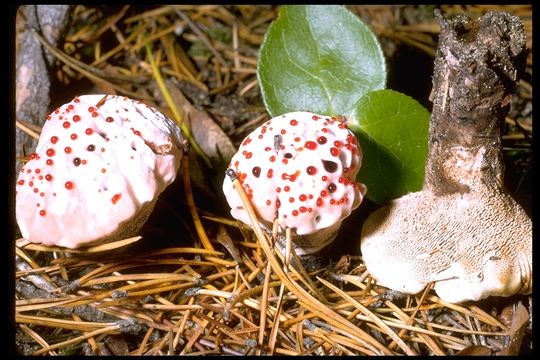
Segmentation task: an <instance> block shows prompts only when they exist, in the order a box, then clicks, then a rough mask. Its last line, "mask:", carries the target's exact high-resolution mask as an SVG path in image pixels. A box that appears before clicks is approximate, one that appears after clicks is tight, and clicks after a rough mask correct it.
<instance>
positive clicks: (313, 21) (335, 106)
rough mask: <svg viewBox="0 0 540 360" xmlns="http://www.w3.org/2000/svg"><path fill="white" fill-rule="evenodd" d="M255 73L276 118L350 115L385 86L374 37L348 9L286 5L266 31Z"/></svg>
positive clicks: (330, 6)
mask: <svg viewBox="0 0 540 360" xmlns="http://www.w3.org/2000/svg"><path fill="white" fill-rule="evenodd" d="M257 77H258V80H259V84H260V87H261V93H262V97H263V100H264V103H265V105H266V109H267V111H268V112H269V113H270V115H272V116H277V115H281V114H284V113H287V112H291V111H311V112H314V113H317V114H324V115H349V114H350V113H351V112H352V111H353V109H354V106H355V104H356V102H357V101H358V100H359V99H360V98H361V97H362V96H364V95H365V94H366V93H368V92H369V91H373V90H378V89H383V88H384V87H385V82H386V68H385V63H384V57H383V53H382V50H381V47H380V45H379V42H378V41H377V38H376V37H375V35H374V34H373V33H372V32H371V30H370V29H369V28H368V27H367V26H366V25H365V24H364V23H363V22H362V21H361V20H360V19H359V18H358V17H357V16H355V15H354V14H352V13H351V12H350V11H348V10H347V9H346V8H345V7H343V6H337V5H287V6H282V7H281V8H280V12H279V17H278V19H277V20H276V21H274V22H273V23H272V25H271V26H270V27H269V29H268V31H267V32H266V35H265V39H264V41H263V44H262V45H261V50H260V54H259V61H258V64H257Z"/></svg>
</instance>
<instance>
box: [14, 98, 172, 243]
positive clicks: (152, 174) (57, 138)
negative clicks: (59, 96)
mask: <svg viewBox="0 0 540 360" xmlns="http://www.w3.org/2000/svg"><path fill="white" fill-rule="evenodd" d="M181 141H182V134H181V132H180V129H179V128H178V127H177V126H176V125H175V124H174V123H173V121H172V120H170V119H168V118H166V117H165V116H163V115H162V114H161V113H159V112H158V111H156V110H155V109H153V108H151V107H149V106H147V105H145V104H143V103H141V102H137V101H134V100H131V99H128V98H125V97H120V96H111V95H107V96H105V95H86V96H80V97H76V98H75V99H73V101H71V102H70V103H67V104H65V105H62V106H61V107H59V108H58V109H56V110H54V111H53V112H52V113H51V114H50V115H49V116H48V118H47V121H45V124H44V126H43V129H42V132H41V135H40V139H39V143H38V145H37V148H36V151H35V152H34V153H32V154H31V155H30V156H29V160H28V162H27V163H26V164H25V165H24V166H23V167H22V168H21V170H20V173H19V177H18V181H17V185H16V188H17V194H16V217H17V222H18V224H19V228H20V230H21V233H22V236H23V237H24V238H25V239H27V240H29V241H30V242H35V243H42V244H45V245H57V246H63V247H68V248H76V247H78V246H81V245H83V244H87V243H92V242H97V241H101V240H112V239H118V238H121V237H127V236H130V235H133V234H135V233H136V232H137V231H138V230H139V228H140V227H141V226H142V224H143V223H144V222H145V221H146V219H147V217H148V216H149V215H150V213H151V211H152V209H153V207H154V204H155V202H156V200H157V197H158V195H159V194H160V193H161V192H162V191H163V190H164V189H165V188H166V187H167V185H169V184H170V183H172V182H173V181H174V179H175V177H176V173H177V170H178V168H179V165H180V159H181V157H182V152H181V150H180V149H179V147H180V146H181Z"/></svg>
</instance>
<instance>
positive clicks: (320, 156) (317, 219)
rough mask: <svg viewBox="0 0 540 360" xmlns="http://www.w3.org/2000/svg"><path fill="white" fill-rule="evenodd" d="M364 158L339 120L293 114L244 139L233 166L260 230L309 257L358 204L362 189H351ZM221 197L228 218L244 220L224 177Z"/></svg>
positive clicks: (356, 186) (230, 184) (359, 186)
mask: <svg viewBox="0 0 540 360" xmlns="http://www.w3.org/2000/svg"><path fill="white" fill-rule="evenodd" d="M361 161H362V152H361V149H360V147H359V146H358V143H357V140H356V138H355V136H354V135H353V134H352V132H351V131H350V130H349V129H348V127H347V125H346V123H345V118H343V117H329V116H322V115H316V114H313V113H310V112H291V113H287V114H284V115H281V116H277V117H275V118H272V119H270V120H268V121H267V122H265V123H264V124H262V125H261V126H260V127H259V128H257V129H255V130H254V131H253V132H252V133H251V134H249V135H248V136H247V137H246V138H245V139H244V140H243V141H242V143H241V146H240V147H239V149H238V151H237V152H236V154H235V155H234V156H233V158H232V159H231V162H230V164H229V169H232V170H234V172H235V173H236V175H237V176H238V179H239V180H240V182H241V184H242V187H243V188H244V191H245V192H246V194H247V196H248V198H249V199H250V201H251V203H252V205H253V207H254V210H255V212H256V214H257V216H258V220H259V223H260V225H261V227H262V228H263V229H264V230H265V231H267V232H268V233H271V231H272V226H273V222H274V220H276V219H277V224H278V225H279V228H278V234H281V235H280V236H279V237H278V246H279V247H280V248H281V250H283V248H284V247H285V239H284V236H283V234H284V233H285V231H284V230H285V229H287V228H290V229H291V230H293V231H292V234H293V245H294V247H295V251H296V254H298V255H310V254H313V253H316V252H318V251H320V250H321V249H322V248H324V247H325V246H327V245H329V244H330V243H331V242H332V241H333V240H334V238H335V236H336V234H337V232H338V230H339V227H340V225H341V222H342V220H343V219H344V218H345V217H347V216H349V214H350V213H351V211H352V210H353V209H355V208H356V207H358V205H360V203H361V202H362V199H363V196H364V194H365V192H366V186H365V185H363V184H360V183H356V182H355V176H356V174H357V172H358V170H359V169H360V165H361ZM223 192H224V194H225V196H226V198H227V201H228V203H229V205H230V207H231V215H232V216H233V217H234V218H235V219H238V220H240V221H242V222H243V223H245V224H248V225H249V224H250V223H251V222H250V219H249V216H248V213H247V211H246V209H245V208H244V207H243V205H242V201H241V199H240V197H239V195H238V193H237V191H236V190H235V189H234V186H233V182H232V181H231V180H230V179H229V177H228V176H226V177H225V180H224V182H223Z"/></svg>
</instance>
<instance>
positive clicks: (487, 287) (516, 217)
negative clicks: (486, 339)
mask: <svg viewBox="0 0 540 360" xmlns="http://www.w3.org/2000/svg"><path fill="white" fill-rule="evenodd" d="M436 15H437V16H438V17H439V21H440V24H441V35H440V44H439V47H438V53H437V58H436V60H435V72H434V76H433V92H432V94H431V98H432V101H433V102H434V105H433V113H432V116H431V122H430V134H429V153H428V161H427V164H426V173H425V180H424V186H423V189H422V191H419V192H415V193H411V194H407V195H405V196H403V197H401V198H399V199H396V200H393V201H392V202H390V203H389V204H388V205H386V206H384V207H382V208H381V209H379V210H377V211H375V212H374V213H372V214H371V215H370V216H369V217H368V219H367V220H366V221H365V222H364V225H363V227H362V240H361V251H362V256H363V259H364V261H365V263H366V267H367V269H368V271H369V272H370V274H371V275H372V276H373V278H375V279H376V280H377V282H378V283H379V284H380V285H383V286H386V287H388V288H391V289H393V290H398V291H401V292H405V293H418V292H419V291H421V290H422V289H423V288H424V287H425V286H426V285H428V284H430V283H434V289H435V291H436V292H437V294H438V295H439V297H441V298H442V299H444V300H445V301H448V302H463V301H467V300H480V299H483V298H486V297H488V296H510V295H513V294H516V293H522V294H529V293H530V292H531V290H532V222H531V219H530V218H529V217H528V216H527V214H526V213H525V211H524V210H523V209H522V208H521V207H520V206H519V204H517V203H516V202H515V201H514V200H513V199H512V197H511V196H510V195H509V194H508V193H507V192H506V190H505V188H504V186H503V162H502V159H501V158H502V151H501V139H500V137H501V127H502V123H503V121H504V117H505V115H506V113H507V112H508V109H509V103H510V95H511V94H512V92H513V91H514V90H515V86H516V81H517V78H518V74H519V73H520V72H521V71H522V70H523V66H524V59H525V53H526V52H525V35H524V30H523V25H522V24H521V21H520V20H519V18H518V17H516V16H511V15H509V14H506V13H494V12H490V13H487V14H486V15H484V16H482V17H481V18H479V19H478V20H475V21H473V20H471V19H469V18H468V17H466V16H464V15H458V16H457V17H456V18H454V19H452V20H446V19H444V18H443V17H442V16H441V15H440V13H436Z"/></svg>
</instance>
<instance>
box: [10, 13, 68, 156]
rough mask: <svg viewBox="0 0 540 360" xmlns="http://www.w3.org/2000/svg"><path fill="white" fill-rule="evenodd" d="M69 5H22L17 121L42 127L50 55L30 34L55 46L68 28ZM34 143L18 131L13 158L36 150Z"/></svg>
mask: <svg viewBox="0 0 540 360" xmlns="http://www.w3.org/2000/svg"><path fill="white" fill-rule="evenodd" d="M70 9H71V5H25V6H23V7H22V8H21V13H20V14H18V16H19V15H21V16H23V17H24V23H25V25H24V27H25V28H24V30H23V31H22V32H21V33H20V34H19V35H18V36H19V39H18V51H17V56H16V65H15V66H16V73H15V76H16V89H15V92H16V94H15V99H16V100H15V101H16V103H15V109H16V110H15V111H16V117H17V119H20V120H23V121H26V122H28V123H31V124H34V125H38V126H41V125H43V122H44V121H45V117H46V115H47V112H48V111H49V106H50V102H51V99H50V94H49V93H50V88H51V81H50V74H51V73H52V72H51V69H52V68H53V64H54V57H53V55H52V54H45V53H44V52H43V49H42V48H41V45H40V43H39V41H38V40H37V39H36V37H35V36H34V35H33V33H32V30H36V31H38V32H39V33H41V34H42V35H43V36H44V37H45V39H47V41H48V42H49V43H50V44H51V45H53V46H56V45H57V44H58V42H59V39H60V38H61V36H62V34H63V30H64V29H65V26H66V24H67V20H68V15H69V10H70ZM36 145H37V140H35V139H33V138H31V137H30V136H28V135H26V133H24V132H23V131H21V130H19V129H17V133H16V155H17V156H21V155H23V154H22V149H23V146H24V149H25V150H26V154H28V153H30V152H31V151H33V149H35V147H36Z"/></svg>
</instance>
